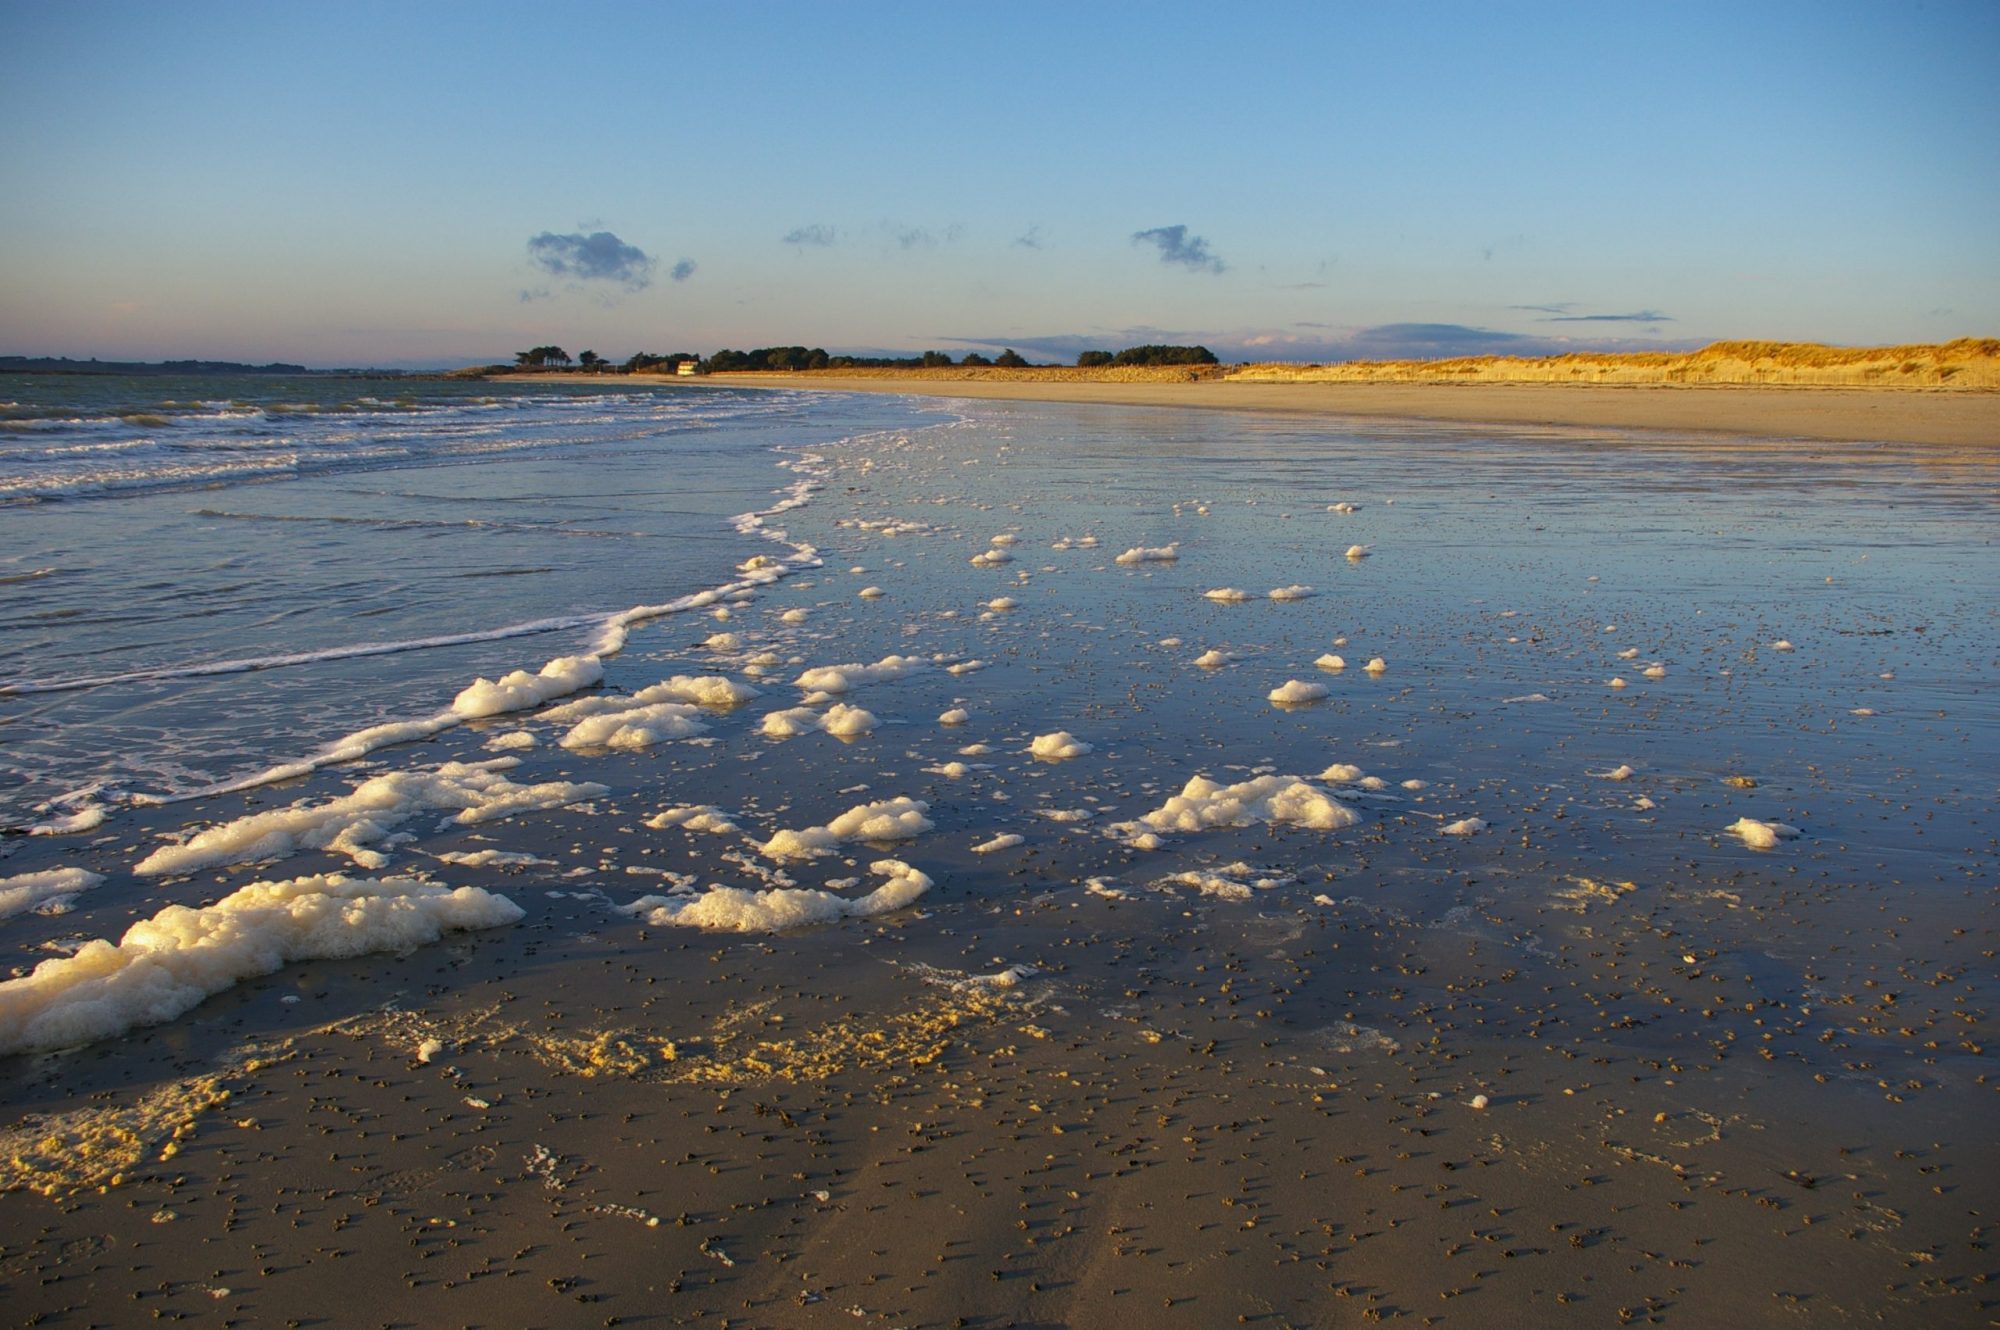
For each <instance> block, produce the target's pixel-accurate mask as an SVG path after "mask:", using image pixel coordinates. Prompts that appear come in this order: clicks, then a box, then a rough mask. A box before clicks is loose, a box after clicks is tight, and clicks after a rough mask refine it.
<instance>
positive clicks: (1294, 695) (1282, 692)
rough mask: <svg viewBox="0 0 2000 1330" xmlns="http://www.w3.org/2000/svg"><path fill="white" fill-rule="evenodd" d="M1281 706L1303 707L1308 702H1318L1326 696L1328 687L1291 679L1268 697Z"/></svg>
mask: <svg viewBox="0 0 2000 1330" xmlns="http://www.w3.org/2000/svg"><path fill="white" fill-rule="evenodd" d="M1267 696H1268V697H1269V698H1270V700H1271V701H1273V702H1276V703H1277V704H1278V705H1279V706H1281V707H1282V706H1301V705H1303V704H1305V703H1307V702H1317V701H1319V700H1320V699H1321V698H1323V697H1325V696H1326V685H1325V684H1323V683H1307V682H1306V681H1305V680H1303V679H1289V680H1287V681H1285V682H1284V683H1282V684H1279V685H1278V686H1277V687H1276V688H1273V689H1272V690H1271V691H1270V693H1269V694H1268V695H1267Z"/></svg>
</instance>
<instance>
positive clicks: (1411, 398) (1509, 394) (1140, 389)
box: [635, 339, 2000, 449]
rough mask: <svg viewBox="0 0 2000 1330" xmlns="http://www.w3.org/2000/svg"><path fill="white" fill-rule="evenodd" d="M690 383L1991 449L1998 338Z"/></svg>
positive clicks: (1997, 396)
mask: <svg viewBox="0 0 2000 1330" xmlns="http://www.w3.org/2000/svg"><path fill="white" fill-rule="evenodd" d="M1906 367H1907V368H1906ZM652 377H654V376H646V375H639V376H635V378H637V379H641V380H644V379H648V378H652ZM699 381H700V382H704V383H710V384H718V385H721V384H726V385H730V386H734V387H770V388H807V387H809V388H817V389H826V390H831V391H839V392H883V393H916V394H927V395H932V396H946V397H972V398H999V399H1011V400H1015V401H1048V402H1097V403H1104V404H1107V405H1119V406H1186V407H1225V408H1237V409H1253V410H1265V411H1309V412H1323V413H1328V414H1334V415H1349V416H1372V417H1401V418H1404V419H1410V420H1435V421H1456V422H1464V423H1468V424H1477V423H1493V424H1508V425H1548V426H1580V427H1600V428H1611V429H1621V430H1622V429H1648V430H1664V431H1676V432H1682V433H1723V434H1732V435H1750V436H1755V437H1759V438H1769V439H1806V440H1828V441H1842V442H1883V443H1905V444H1929V445H1940V446H1950V447H1975V448H1976V447H1986V448H1994V449H2000V342H1996V341H1994V340H1992V339H1983V340H1970V339H1968V340H1964V341H1960V342H1953V343H1947V344H1945V345H1943V346H1926V347H1887V348H1871V349H1857V350H1847V349H1843V348H1831V347H1818V346H1808V345H1799V344H1788V343H1719V344H1718V345H1717V347H1711V348H1707V349H1705V350H1704V351H1701V352H1696V353H1692V354H1689V355H1668V354H1657V355H1630V356H1611V355H1575V356H1558V357H1549V358H1546V359H1539V360H1522V359H1515V358H1511V357H1498V356H1495V357H1482V358H1478V359H1459V360H1439V361H1388V362H1373V363H1357V364H1347V365H1325V366H1321V365H1277V364H1267V365H1247V366H1238V367H1232V368H1227V369H1225V368H1223V367H1220V366H1216V367H1203V368H1182V367H1174V368H1133V367H1126V368H1119V369H1097V370H1090V369H1075V368H1064V367H1049V368H1037V369H1028V370H1003V369H990V368H980V367H969V368H968V367H952V368H948V369H930V370H884V369H849V370H814V371H807V372H801V373H783V374H746V373H738V374H724V375H715V376H712V377H709V378H705V379H702V380H699ZM680 382H683V383H685V382H687V380H680Z"/></svg>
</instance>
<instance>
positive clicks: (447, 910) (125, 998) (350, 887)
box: [0, 873, 522, 1053]
mask: <svg viewBox="0 0 2000 1330" xmlns="http://www.w3.org/2000/svg"><path fill="white" fill-rule="evenodd" d="M521 916H522V911H521V908H520V907H519V906H517V905H515V904H514V903H513V902H512V901H510V900H508V899H507V898H506V897H505V896H500V895H496V894H494V893H492V892H490V891H484V890H481V889H480V888H478V887H457V888H452V887H445V886H440V885H437V884H435V883H429V882H417V881H414V880H412V879H408V878H384V879H380V880H377V879H371V878H347V877H343V876H341V875H340V874H338V873H329V874H324V875H321V876H317V877H301V878H293V879H291V880H289V881H285V882H252V883H250V884H249V885H248V886H246V887H243V888H241V889H239V890H237V891H234V892H231V893H230V894H229V895H227V896H224V897H223V898H222V899H221V900H219V901H217V902H216V903H215V904H213V905H209V906H205V907H203V908H201V909H190V908H189V907H187V906H185V905H169V906H168V907H167V908H166V909H164V910H161V911H160V912H159V913H158V914H156V915H154V916H153V917H152V918H150V919H142V920H140V921H139V922H138V923H136V924H134V925H132V927H131V928H129V929H127V930H126V932H125V936H124V937H123V938H122V939H120V940H119V941H118V942H116V943H112V942H109V941H106V940H104V939H103V938H97V939H93V940H92V941H90V942H87V943H85V944H84V946H83V947H82V949H81V950H79V951H78V952H77V953H76V954H75V955H74V956H66V957H62V958H59V959H56V960H47V961H43V962H42V963H41V964H40V965H38V966H36V967H35V969H34V970H33V972H32V973H30V974H28V975H25V976H23V977H22V978H19V979H13V980H9V981H7V982H6V983H0V1053H19V1052H26V1051H29V1050H35V1049H48V1048H68V1047H72V1046H74V1045H77V1044H85V1043H89V1042H91V1041H93V1040H97V1039H106V1038H109V1037H111V1036H113V1035H118V1034H123V1033H124V1032H125V1031H127V1030H130V1029H132V1028H134V1027H136V1026H141V1025H157V1024H159V1023H160V1022H162V1021H169V1020H172V1019H173V1018H174V1017H176V1016H179V1015H180V1014H181V1013H183V1012H185V1011H187V1010H188V1009H189V1008H191V1007H193V1006H194V1005H195V1004H196V1003H198V1002H200V1001H201V1000H202V999H203V998H206V997H208V996H210V995H211V994H215V993H219V992H221V991H222V990H223V989H225V988H228V987H230V986H231V985H233V984H235V983H237V982H239V981H240V980H243V979H249V978H254V977H256V976H258V975H265V974H270V973H272V972H274V971H276V970H278V969H279V968H280V967H282V966H284V965H286V964H287V963H289V962H292V961H300V960H332V959H344V958H348V957H353V956H365V955H368V954H370V953H374V952H382V951H406V950H408V949H410V948H412V947H417V946H422V945H424V944H426V943H430V942H435V941H436V940H437V939H438V938H439V937H441V936H442V935H443V934H445V933H446V932H449V931H455V930H461V929H474V928H494V927H498V926H500V925H502V924H511V923H513V922H515V921H516V920H518V919H520V918H521Z"/></svg>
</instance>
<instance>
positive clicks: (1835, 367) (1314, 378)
mask: <svg viewBox="0 0 2000 1330" xmlns="http://www.w3.org/2000/svg"><path fill="white" fill-rule="evenodd" d="M1227 377H1228V378H1230V379H1250V380H1257V381H1260V382H1277V383H1318V382H1326V383H1621V384H1679V383H1690V384H1728V385H1735V386H1743V385H1755V384H1768V385H1775V386H1782V387H1826V388H1897V389H1910V388H1950V389H1968V388H1970V389H1993V388H2000V339H1995V338H1991V337H1984V338H1971V337H1963V338H1960V339H1959V340H1957V341H1955V342H1946V343H1943V344H1941V345H1930V346H1878V347H1842V346H1820V345H1818V344H1816V343H1812V342H1716V343H1714V344H1713V345H1710V346H1705V347H1703V348H1702V349H1701V350H1699V351H1691V352H1687V353H1685V354H1680V353H1672V352H1639V353H1633V354H1625V355H1601V354H1593V353H1589V352H1579V353H1576V354H1573V355H1563V356H1539V357H1535V358H1531V359H1523V358H1520V357H1516V356H1474V357H1463V358H1460V359H1456V360H1380V361H1355V362H1352V363H1349V364H1341V365H1287V364H1268V365H1243V366H1239V367H1236V368H1234V369H1231V370H1230V371H1229V373H1228V375H1227Z"/></svg>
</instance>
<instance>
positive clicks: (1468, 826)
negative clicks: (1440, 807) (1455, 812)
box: [1438, 817, 1486, 836]
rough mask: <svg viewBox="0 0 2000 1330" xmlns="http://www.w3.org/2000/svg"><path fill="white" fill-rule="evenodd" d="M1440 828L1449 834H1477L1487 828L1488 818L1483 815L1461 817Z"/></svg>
mask: <svg viewBox="0 0 2000 1330" xmlns="http://www.w3.org/2000/svg"><path fill="white" fill-rule="evenodd" d="M1438 830H1439V831H1440V832H1441V833H1443V834H1444V835H1447V836H1477V835H1478V834H1479V833H1480V832H1482V831H1484V830H1486V819H1485V818H1483V817H1467V818H1460V819H1459V820H1458V821H1456V822H1448V823H1446V824H1445V825H1444V826H1442V827H1439V828H1438Z"/></svg>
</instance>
